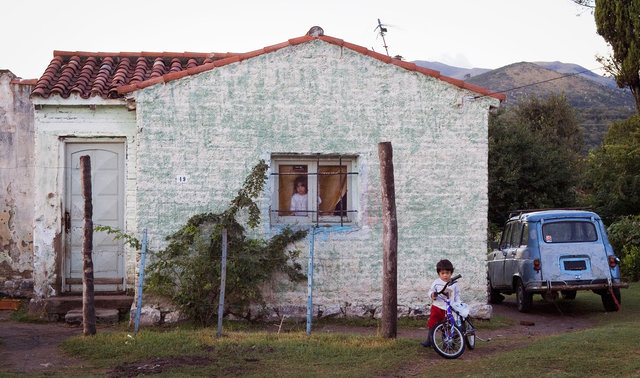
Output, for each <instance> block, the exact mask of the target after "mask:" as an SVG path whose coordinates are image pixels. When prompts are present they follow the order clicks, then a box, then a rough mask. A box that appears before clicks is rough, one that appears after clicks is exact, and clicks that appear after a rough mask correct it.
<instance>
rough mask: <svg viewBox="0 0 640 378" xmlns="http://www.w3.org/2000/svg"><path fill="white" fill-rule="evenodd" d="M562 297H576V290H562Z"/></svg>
mask: <svg viewBox="0 0 640 378" xmlns="http://www.w3.org/2000/svg"><path fill="white" fill-rule="evenodd" d="M562 299H576V290H562Z"/></svg>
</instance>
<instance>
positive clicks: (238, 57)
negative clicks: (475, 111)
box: [117, 35, 506, 101]
mask: <svg viewBox="0 0 640 378" xmlns="http://www.w3.org/2000/svg"><path fill="white" fill-rule="evenodd" d="M316 39H320V40H322V41H324V42H327V43H331V44H333V45H337V46H341V47H346V48H348V49H350V50H353V51H355V52H358V53H361V54H363V55H367V56H370V57H372V58H375V59H378V60H380V61H382V62H384V63H387V64H393V65H396V66H398V67H401V68H404V69H406V70H409V71H416V72H419V73H421V74H424V75H427V76H431V77H433V78H436V79H440V80H442V81H445V82H447V83H450V84H453V85H455V86H457V87H460V88H464V89H467V90H470V91H473V92H477V93H479V94H481V95H483V96H489V97H493V98H496V99H498V100H500V101H504V100H505V99H506V95H505V94H503V93H498V92H493V91H490V90H488V89H486V88H482V87H480V86H477V85H473V84H469V83H466V82H464V81H463V80H459V79H454V78H452V77H449V76H444V75H441V74H440V72H439V71H435V70H431V69H428V68H424V67H420V66H418V65H416V64H415V63H411V62H406V61H403V60H400V59H395V58H391V57H390V56H388V55H384V54H380V53H378V52H375V51H372V50H369V49H367V48H366V47H362V46H359V45H356V44H353V43H349V42H345V41H344V40H342V39H339V38H335V37H331V36H327V35H321V36H317V37H312V36H309V35H304V36H302V37H297V38H292V39H289V40H287V41H286V42H282V43H278V44H275V45H271V46H267V47H264V48H262V49H258V50H254V51H250V52H247V53H239V54H235V55H232V56H230V57H227V58H224V59H221V60H218V61H216V62H215V64H214V63H209V64H204V65H201V66H198V67H195V68H192V69H188V70H186V72H185V71H181V72H179V73H178V72H176V73H169V74H165V75H163V76H160V77H156V78H153V79H148V80H145V81H142V82H138V83H133V84H129V85H123V86H120V87H118V88H117V92H118V94H119V95H123V94H125V93H128V92H132V91H135V90H137V89H142V88H146V87H149V86H152V85H155V84H159V83H162V82H164V83H167V82H169V81H173V80H177V79H180V78H183V77H185V76H188V75H195V74H197V73H201V72H204V71H208V70H211V69H213V68H215V67H221V66H224V65H227V64H231V63H236V62H240V61H243V60H246V59H249V58H253V57H255V56H258V55H262V54H266V53H271V52H274V51H277V50H280V49H282V48H285V47H287V46H295V45H298V44H301V43H306V42H309V41H312V40H316Z"/></svg>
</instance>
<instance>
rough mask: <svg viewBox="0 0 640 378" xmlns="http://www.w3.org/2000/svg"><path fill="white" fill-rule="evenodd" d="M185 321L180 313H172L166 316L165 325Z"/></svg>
mask: <svg viewBox="0 0 640 378" xmlns="http://www.w3.org/2000/svg"><path fill="white" fill-rule="evenodd" d="M182 320H184V317H183V316H182V313H181V312H180V311H171V312H168V313H166V314H165V315H164V324H176V323H178V322H180V321H182Z"/></svg>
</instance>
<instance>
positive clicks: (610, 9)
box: [594, 0, 640, 113]
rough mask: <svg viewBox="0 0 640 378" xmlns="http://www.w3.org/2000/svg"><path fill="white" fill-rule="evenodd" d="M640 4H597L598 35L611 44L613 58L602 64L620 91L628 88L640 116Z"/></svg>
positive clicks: (612, 0)
mask: <svg viewBox="0 0 640 378" xmlns="http://www.w3.org/2000/svg"><path fill="white" fill-rule="evenodd" d="M638 14H640V1H639V0H630V1H620V0H598V1H597V2H596V8H595V12H594V16H595V20H596V26H597V28H598V29H597V31H598V34H600V35H601V36H602V37H603V38H604V39H605V41H607V42H608V43H609V45H610V46H611V48H612V50H613V56H611V57H609V58H603V57H600V58H599V61H600V62H601V63H602V64H603V65H604V66H605V69H606V70H607V71H608V72H609V73H611V74H612V75H613V77H614V78H615V79H616V82H617V83H618V86H619V87H620V88H624V87H628V88H629V89H630V90H631V93H632V94H633V97H634V99H635V101H636V111H637V112H639V113H640V44H639V41H640V18H638Z"/></svg>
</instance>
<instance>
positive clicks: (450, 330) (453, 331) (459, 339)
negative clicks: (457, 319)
mask: <svg viewBox="0 0 640 378" xmlns="http://www.w3.org/2000/svg"><path fill="white" fill-rule="evenodd" d="M431 342H432V344H433V349H435V351H436V352H437V353H438V354H439V355H441V356H442V357H444V358H458V357H460V356H461V355H462V353H464V347H465V339H464V333H463V332H462V330H460V328H459V327H458V326H457V325H455V324H451V323H450V322H449V321H447V320H444V321H441V322H440V323H438V324H436V326H435V327H433V335H432V337H431Z"/></svg>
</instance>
